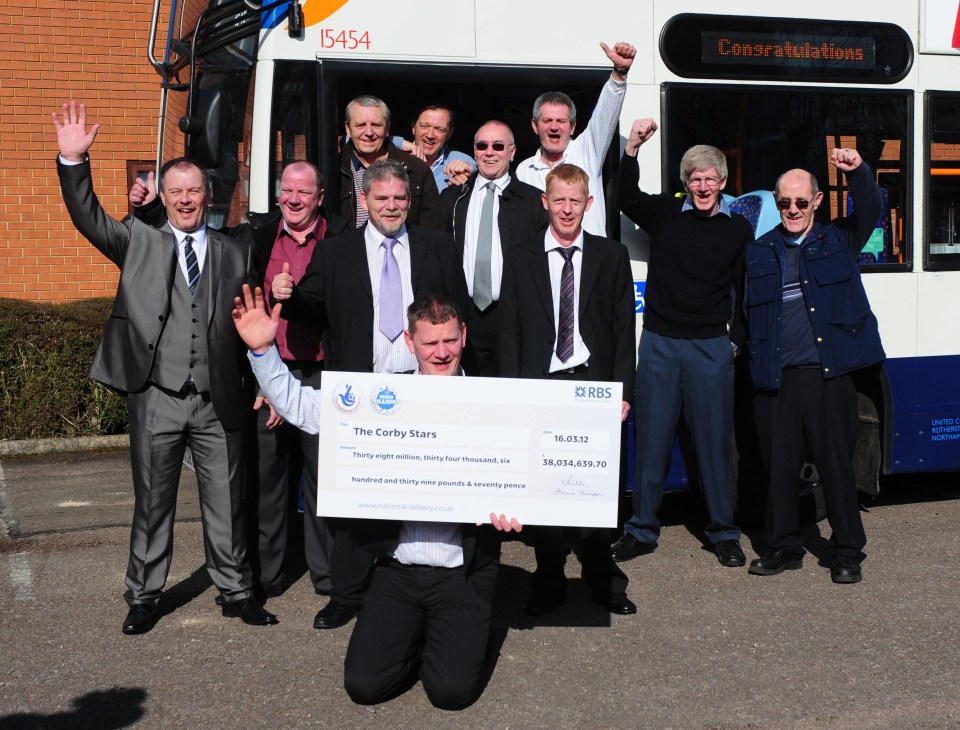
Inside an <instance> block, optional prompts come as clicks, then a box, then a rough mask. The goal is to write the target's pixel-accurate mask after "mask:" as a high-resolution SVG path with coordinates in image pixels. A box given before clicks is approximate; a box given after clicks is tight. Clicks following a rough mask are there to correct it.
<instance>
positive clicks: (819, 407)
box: [754, 368, 867, 561]
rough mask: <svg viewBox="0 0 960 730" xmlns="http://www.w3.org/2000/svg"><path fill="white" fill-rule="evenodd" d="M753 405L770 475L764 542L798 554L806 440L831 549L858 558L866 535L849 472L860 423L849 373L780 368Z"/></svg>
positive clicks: (800, 540) (852, 475) (800, 545)
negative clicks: (776, 381)
mask: <svg viewBox="0 0 960 730" xmlns="http://www.w3.org/2000/svg"><path fill="white" fill-rule="evenodd" d="M754 410H755V414H756V421H757V431H758V435H759V440H760V455H761V458H762V459H763V462H764V467H765V468H766V472H767V475H768V486H767V515H766V522H767V543H768V544H769V546H770V548H771V549H774V550H776V549H784V550H787V551H788V552H791V553H793V554H795V555H798V556H799V555H803V535H802V534H801V532H800V517H799V501H798V494H797V485H798V479H799V474H800V469H801V467H802V466H803V461H804V457H805V448H804V445H805V444H808V445H809V446H810V451H811V453H812V455H813V460H814V463H815V464H816V465H817V471H818V472H819V474H820V481H821V483H822V484H823V494H824V499H825V502H826V507H827V519H828V520H829V521H830V527H831V529H832V530H833V536H832V537H831V543H832V548H833V550H834V552H835V554H836V555H846V556H848V557H851V558H853V559H855V560H858V561H860V560H863V559H864V557H866V556H865V555H864V552H863V547H864V546H865V545H866V544H867V537H866V535H865V534H864V531H863V520H861V519H860V501H859V498H858V497H857V486H856V478H855V476H854V471H853V458H854V453H855V451H856V447H857V431H858V429H859V420H858V415H857V391H856V388H855V386H854V383H853V379H852V378H851V377H850V376H849V375H841V376H839V377H836V378H831V379H829V380H826V379H824V377H823V376H822V375H821V374H820V370H819V369H818V368H784V370H783V373H782V378H781V380H780V389H779V390H777V391H769V392H763V393H759V394H758V395H757V396H756V398H755V399H754Z"/></svg>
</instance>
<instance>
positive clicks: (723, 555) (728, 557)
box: [713, 540, 747, 568]
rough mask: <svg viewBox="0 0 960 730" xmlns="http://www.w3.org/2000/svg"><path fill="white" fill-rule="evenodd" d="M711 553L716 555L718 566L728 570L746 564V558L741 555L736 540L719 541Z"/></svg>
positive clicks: (741, 552) (741, 551)
mask: <svg viewBox="0 0 960 730" xmlns="http://www.w3.org/2000/svg"><path fill="white" fill-rule="evenodd" d="M713 552H715V553H716V554H717V560H719V561H720V565H725V566H727V567H728V568H740V567H742V566H744V565H746V564H747V556H746V555H744V554H743V550H741V549H740V543H739V542H738V541H737V540H721V541H720V542H718V543H717V544H716V545H714V546H713Z"/></svg>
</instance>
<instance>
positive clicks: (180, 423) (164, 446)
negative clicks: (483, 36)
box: [124, 385, 253, 606]
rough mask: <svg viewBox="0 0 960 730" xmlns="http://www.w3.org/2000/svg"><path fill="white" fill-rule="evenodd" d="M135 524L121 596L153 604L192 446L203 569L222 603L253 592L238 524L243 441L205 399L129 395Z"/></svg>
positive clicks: (166, 564) (149, 392) (160, 392)
mask: <svg viewBox="0 0 960 730" xmlns="http://www.w3.org/2000/svg"><path fill="white" fill-rule="evenodd" d="M127 409H128V410H129V412H130V466H131V468H132V470H133V493H134V508H133V525H132V526H131V528H130V559H129V562H128V564H127V577H126V585H127V591H126V593H124V598H125V599H126V601H127V603H128V604H130V605H131V606H133V605H136V604H147V605H150V606H155V605H156V604H157V601H158V600H159V599H160V592H161V590H162V589H163V586H164V583H166V580H167V573H168V571H169V569H170V559H171V558H172V556H173V522H174V517H175V514H176V507H177V489H178V487H179V484H180V469H181V467H182V462H183V454H184V450H185V448H186V446H187V445H188V444H189V445H190V449H191V451H192V452H193V462H194V467H195V469H196V472H197V482H198V485H199V490H200V515H201V518H202V520H203V542H204V552H205V554H206V558H207V571H208V572H209V573H210V578H211V580H212V581H213V584H214V585H215V586H216V587H217V589H218V590H219V591H220V593H221V595H222V596H223V597H224V600H225V601H227V602H228V603H229V602H232V601H239V600H241V599H244V598H247V597H249V596H251V595H252V594H253V591H252V585H253V580H252V576H251V573H250V568H249V566H248V564H247V559H246V544H245V535H244V525H243V486H242V462H243V437H242V432H241V431H240V430H235V431H225V430H224V428H223V426H222V425H221V424H220V421H219V419H218V418H217V415H216V413H215V412H214V409H213V405H212V404H211V403H210V398H209V396H208V395H207V394H201V395H183V396H181V395H175V394H173V393H171V392H170V391H167V390H164V389H161V388H159V387H156V386H153V385H149V386H148V387H147V388H146V389H145V390H143V391H141V392H139V393H131V394H129V395H128V396H127Z"/></svg>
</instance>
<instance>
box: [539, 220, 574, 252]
mask: <svg viewBox="0 0 960 730" xmlns="http://www.w3.org/2000/svg"><path fill="white" fill-rule="evenodd" d="M555 248H579V249H580V252H581V253H582V252H583V230H582V229H581V231H580V235H578V236H577V240H576V241H574V242H573V243H571V244H570V245H569V246H561V245H560V242H559V241H558V240H557V239H556V238H554V237H553V232H552V231H551V230H550V227H549V226H547V232H546V233H545V234H544V239H543V250H544V251H546V252H547V253H550V252H551V251H553V249H555Z"/></svg>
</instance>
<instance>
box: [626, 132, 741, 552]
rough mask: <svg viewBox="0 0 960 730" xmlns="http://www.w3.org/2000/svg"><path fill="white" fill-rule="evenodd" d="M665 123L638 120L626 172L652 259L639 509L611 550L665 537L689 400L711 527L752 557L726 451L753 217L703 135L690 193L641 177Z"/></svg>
mask: <svg viewBox="0 0 960 730" xmlns="http://www.w3.org/2000/svg"><path fill="white" fill-rule="evenodd" d="M656 131H657V123H656V122H655V121H653V120H652V119H638V120H637V121H635V122H634V123H633V128H632V129H631V130H630V137H629V139H628V140H627V144H626V147H625V148H624V156H623V160H622V161H621V164H620V176H619V181H618V189H619V203H620V209H621V210H622V211H623V212H624V213H625V214H626V215H627V216H628V217H629V218H630V220H632V221H633V222H634V223H636V224H637V225H638V226H640V228H642V229H643V230H644V231H646V232H647V233H648V234H649V236H650V260H649V262H648V270H647V288H646V296H645V310H644V315H643V332H642V333H641V336H640V346H639V349H638V353H637V379H636V394H635V407H636V410H635V415H634V424H635V427H636V437H637V441H636V444H637V452H636V453H637V469H636V474H635V478H634V486H633V514H632V515H631V517H630V519H629V520H627V522H626V524H625V525H624V534H623V536H622V537H621V538H620V539H619V540H618V541H617V542H616V544H615V545H614V546H613V558H614V560H616V561H621V562H622V561H624V560H630V559H631V558H634V557H636V556H638V555H642V554H644V553H649V552H652V551H653V550H654V549H655V548H656V545H657V539H658V538H659V536H660V522H659V519H658V517H657V512H658V510H659V509H660V502H661V499H662V497H663V482H664V478H665V476H666V474H667V469H668V467H669V465H670V455H671V453H672V450H673V443H674V440H675V438H676V431H677V422H678V420H679V417H680V411H681V407H682V409H683V412H684V416H685V420H686V423H687V426H688V427H689V430H690V433H691V436H692V437H693V443H694V447H695V450H696V454H697V464H698V466H699V472H700V481H701V486H702V488H703V494H704V498H705V499H706V503H707V511H708V512H709V516H710V519H709V523H708V524H707V526H706V528H705V532H706V536H707V539H708V540H709V541H710V542H711V543H712V544H713V547H714V551H715V552H716V554H717V559H718V560H719V561H720V563H721V565H725V566H728V567H739V566H742V565H744V563H745V562H746V558H745V556H744V554H743V551H742V550H741V549H740V530H739V529H738V528H737V526H736V525H734V524H733V500H732V497H731V492H730V483H729V479H730V477H729V461H730V433H731V429H732V427H733V359H734V357H736V355H737V353H738V352H739V345H740V344H742V342H743V332H742V326H741V325H739V323H738V322H737V321H734V325H735V326H733V327H728V322H730V320H731V317H732V313H733V312H734V311H739V309H740V306H739V302H740V298H741V290H742V286H741V283H742V278H743V253H744V250H745V247H746V245H747V244H748V243H750V242H751V241H752V240H753V229H752V228H751V226H750V224H749V223H748V222H747V220H746V219H744V218H742V217H741V216H739V215H736V214H734V213H731V212H730V210H729V208H728V207H727V205H726V203H725V202H724V200H723V198H722V195H721V191H722V190H723V188H724V187H725V186H726V184H727V161H726V158H725V157H724V156H723V153H722V152H720V150H718V149H717V148H715V147H710V146H708V145H697V146H695V147H691V148H690V149H689V150H687V152H686V153H685V154H684V156H683V159H682V160H681V162H680V178H681V180H682V181H683V184H684V187H685V188H686V190H687V195H686V196H685V197H683V198H676V197H674V196H673V195H672V194H670V193H661V194H659V195H650V194H648V193H644V192H643V191H641V190H639V189H638V180H639V167H638V164H637V151H638V150H639V148H640V145H642V144H643V143H644V142H646V141H647V140H648V139H650V137H652V136H653V134H654V133H655V132H656ZM732 292H735V293H736V296H735V297H732V296H731V293H732ZM734 300H736V309H734Z"/></svg>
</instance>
